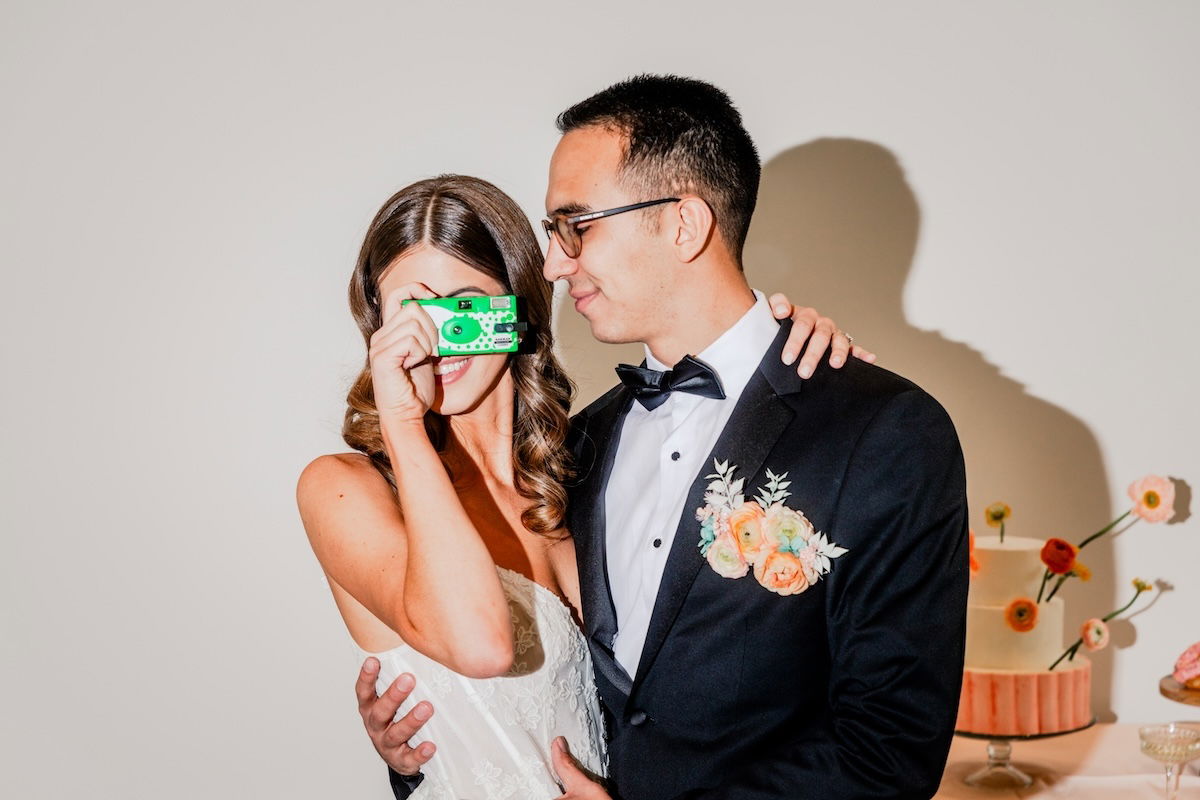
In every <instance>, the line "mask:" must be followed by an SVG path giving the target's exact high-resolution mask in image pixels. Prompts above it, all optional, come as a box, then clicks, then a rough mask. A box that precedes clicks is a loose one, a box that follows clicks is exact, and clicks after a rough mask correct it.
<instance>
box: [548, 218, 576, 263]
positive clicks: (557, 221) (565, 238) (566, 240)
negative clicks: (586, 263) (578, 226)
mask: <svg viewBox="0 0 1200 800" xmlns="http://www.w3.org/2000/svg"><path fill="white" fill-rule="evenodd" d="M554 232H555V233H556V234H558V243H559V244H560V245H562V249H563V252H564V253H566V255H567V258H578V257H579V251H580V247H579V245H580V244H581V242H580V240H579V234H578V233H577V232H576V231H575V226H574V225H572V224H571V223H569V222H567V218H566V217H555V218H554Z"/></svg>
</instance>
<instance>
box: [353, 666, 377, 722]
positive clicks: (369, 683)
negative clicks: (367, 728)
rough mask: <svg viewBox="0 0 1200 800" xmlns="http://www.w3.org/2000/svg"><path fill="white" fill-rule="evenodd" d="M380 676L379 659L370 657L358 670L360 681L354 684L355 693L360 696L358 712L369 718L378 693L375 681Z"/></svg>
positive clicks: (364, 720) (364, 718) (364, 717)
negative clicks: (376, 692) (369, 711)
mask: <svg viewBox="0 0 1200 800" xmlns="http://www.w3.org/2000/svg"><path fill="white" fill-rule="evenodd" d="M378 678H379V659H377V658H368V659H367V660H366V661H364V662H363V665H362V668H361V669H360V670H359V671H358V682H357V683H355V684H354V694H355V695H357V696H358V714H359V716H361V717H362V718H363V722H366V720H367V711H368V710H369V709H370V706H371V704H372V703H374V702H375V699H376V698H377V697H378V695H376V694H375V681H376V680H378Z"/></svg>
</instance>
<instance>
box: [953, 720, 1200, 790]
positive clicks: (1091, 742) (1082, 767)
mask: <svg viewBox="0 0 1200 800" xmlns="http://www.w3.org/2000/svg"><path fill="white" fill-rule="evenodd" d="M1195 724H1196V725H1197V726H1200V722H1198V723H1195ZM1138 727H1140V726H1138V725H1132V724H1124V723H1119V724H1115V725H1095V726H1093V727H1091V728H1089V729H1087V730H1085V731H1080V732H1079V733H1070V734H1066V735H1065V736H1056V737H1053V738H1048V739H1038V740H1034V741H1025V742H1022V741H1014V742H1013V743H1012V748H1013V752H1012V763H1013V764H1014V765H1015V766H1017V767H1018V768H1020V769H1022V770H1024V771H1025V772H1027V773H1028V774H1029V775H1030V776H1031V777H1032V778H1033V779H1034V783H1033V786H1030V787H1029V788H1028V789H1016V788H1013V787H1011V786H1009V787H1004V788H990V789H982V788H973V787H971V786H967V785H966V784H965V783H963V778H965V777H966V776H967V775H970V774H971V773H972V772H974V771H975V770H977V769H979V768H980V767H982V766H983V765H984V764H986V763H987V742H986V741H984V740H982V739H967V738H964V737H961V736H956V737H954V744H953V745H952V746H951V748H950V761H949V763H948V764H947V765H946V773H945V775H944V776H943V777H942V786H941V788H940V789H939V790H938V793H937V797H939V798H944V799H945V800H999V798H1005V799H1007V798H1031V797H1032V798H1039V799H1040V798H1060V799H1061V798H1081V800H1109V798H1111V799H1112V800H1142V798H1145V800H1162V798H1163V797H1164V787H1165V780H1164V777H1163V775H1164V772H1163V766H1162V764H1160V763H1158V762H1157V761H1154V760H1153V759H1150V758H1148V757H1146V756H1144V755H1142V753H1141V750H1140V748H1139V745H1138ZM1198 765H1200V761H1193V762H1192V763H1191V764H1188V765H1187V766H1186V767H1185V768H1184V774H1183V777H1182V778H1181V780H1180V782H1179V797H1180V800H1184V799H1185V798H1186V799H1187V800H1200V772H1197V767H1198Z"/></svg>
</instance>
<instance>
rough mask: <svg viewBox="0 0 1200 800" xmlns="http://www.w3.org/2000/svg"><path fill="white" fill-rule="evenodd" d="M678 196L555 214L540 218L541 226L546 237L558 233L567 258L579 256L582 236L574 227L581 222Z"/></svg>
mask: <svg viewBox="0 0 1200 800" xmlns="http://www.w3.org/2000/svg"><path fill="white" fill-rule="evenodd" d="M678 202H679V198H678V197H664V198H663V199H661V200H647V201H646V202H644V203H634V204H633V205H631V206H618V207H617V208H607V209H605V210H604V211H589V212H588V213H586V214H575V215H574V216H567V215H566V214H555V215H554V216H552V217H547V218H546V219H544V220H542V228H543V229H545V231H546V238H548V239H549V238H551V237H552V236H553V235H554V234H557V235H558V243H559V244H560V245H562V249H563V252H564V253H566V254H567V257H568V258H579V254H580V253H581V252H583V238H582V237H580V235H579V229H578V228H577V227H576V226H577V225H579V224H580V223H581V222H591V221H592V220H594V219H601V218H603V217H612V216H615V215H617V214H624V213H625V212H626V211H637V210H638V209H639V208H649V207H650V206H657V205H660V204H662V203H678Z"/></svg>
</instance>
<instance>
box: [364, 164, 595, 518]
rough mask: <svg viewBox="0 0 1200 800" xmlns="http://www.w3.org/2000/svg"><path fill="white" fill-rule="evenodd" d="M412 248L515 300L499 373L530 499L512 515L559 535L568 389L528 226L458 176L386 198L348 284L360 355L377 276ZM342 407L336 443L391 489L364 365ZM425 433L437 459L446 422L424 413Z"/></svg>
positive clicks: (502, 198)
mask: <svg viewBox="0 0 1200 800" xmlns="http://www.w3.org/2000/svg"><path fill="white" fill-rule="evenodd" d="M420 245H428V246H431V247H434V248H436V249H438V250H440V251H441V252H443V253H445V254H447V255H449V256H452V257H454V258H456V259H458V260H459V261H462V262H464V263H467V264H470V265H471V266H472V267H474V268H475V269H477V270H479V271H480V272H482V273H484V274H485V275H488V276H489V277H491V278H494V279H495V280H497V281H499V282H500V283H501V284H503V285H504V288H505V291H506V292H507V293H510V294H515V295H517V296H518V297H519V298H521V303H522V310H523V315H524V319H525V321H526V322H527V323H528V326H529V327H528V330H527V331H526V332H525V334H524V337H523V339H522V341H521V347H520V350H519V351H518V352H517V353H514V354H512V355H511V356H510V357H509V367H508V368H509V371H510V372H511V374H512V378H513V384H514V386H515V392H516V402H515V403H514V406H513V412H514V413H513V468H514V474H515V476H516V479H515V480H516V489H517V492H518V493H519V494H520V495H521V497H524V498H526V499H529V500H532V501H533V505H531V506H530V507H529V508H527V509H526V510H525V511H524V512H523V513H522V514H521V522H523V523H524V524H525V527H527V528H528V529H529V530H531V531H533V532H534V533H538V534H549V533H551V532H552V531H555V530H558V529H559V528H561V527H562V524H563V516H564V514H565V511H566V505H567V494H566V491H565V490H564V489H563V483H564V482H565V481H566V480H567V479H568V478H569V477H570V476H571V466H570V456H569V454H568V452H567V448H566V446H565V444H564V442H565V439H566V434H567V418H568V416H569V413H570V408H571V396H572V394H573V393H574V386H573V385H572V384H571V381H570V379H569V378H568V377H567V374H566V372H564V371H563V368H562V365H561V364H559V362H558V359H557V358H556V357H555V356H554V353H553V351H552V346H553V340H552V338H551V332H550V312H551V305H552V294H553V291H552V287H551V284H550V283H548V282H547V281H546V280H545V279H544V278H543V277H542V261H543V259H542V252H541V250H540V249H539V247H538V244H537V237H536V236H535V235H534V232H533V228H532V226H530V224H529V219H528V218H527V217H526V216H525V213H524V212H523V211H521V208H520V207H519V206H518V205H517V204H516V203H515V202H514V201H513V200H512V198H510V197H509V196H508V195H506V194H504V192H502V191H500V190H499V189H497V188H496V187H495V186H493V185H492V184H490V183H488V182H487V181H484V180H480V179H479V178H471V177H468V176H465V175H439V176H438V177H436V178H429V179H427V180H423V181H418V182H416V183H414V184H412V185H410V186H406V187H405V188H403V189H401V190H400V191H399V192H397V193H396V194H394V195H392V196H391V197H390V198H388V201H387V202H386V203H384V204H383V207H382V208H381V209H380V210H379V213H378V214H376V215H375V219H373V220H372V221H371V226H370V228H368V229H367V235H366V238H365V239H364V241H363V245H362V250H361V251H360V252H359V255H358V263H357V264H356V265H355V267H354V274H353V276H351V278H350V311H351V313H352V314H353V315H354V319H355V321H356V322H357V323H358V328H359V330H360V331H362V335H363V339H364V340H365V342H366V344H367V347H368V348H370V344H371V335H372V334H373V333H374V332H375V331H376V330H378V329H379V327H380V325H382V324H383V317H382V310H381V301H380V296H379V276H380V275H381V274H382V273H383V271H384V270H385V269H386V268H387V267H388V265H389V264H391V263H392V262H393V261H395V260H396V258H397V257H399V256H400V255H402V254H403V253H405V252H407V251H408V250H410V249H412V248H414V247H417V246H420ZM346 405H347V408H346V418H345V421H344V423H343V424H342V438H343V439H345V441H346V444H348V445H350V446H351V447H353V448H354V449H355V450H358V451H360V452H362V453H365V454H366V455H367V456H368V457H369V458H370V459H371V462H372V463H373V464H374V465H375V468H376V469H377V470H379V472H380V473H382V475H383V476H384V477H385V478H386V479H387V481H388V483H389V484H391V486H392V488H393V489H394V488H395V486H396V478H395V474H394V473H393V471H392V464H391V461H390V459H389V458H388V455H387V452H386V450H385V449H384V445H383V436H382V434H381V432H380V429H379V411H378V409H377V408H376V407H375V392H374V387H373V386H372V383H371V364H370V359H369V358H368V359H367V362H366V364H365V365H364V367H363V370H362V372H361V373H360V374H359V376H358V378H357V379H356V380H355V381H354V385H353V386H352V387H351V389H350V392H349V394H347V395H346ZM425 428H426V430H427V431H428V432H429V436H430V439H431V440H432V441H433V444H434V446H435V447H436V448H437V449H438V451H439V452H441V453H444V452H445V447H446V444H447V435H448V422H447V420H446V419H445V418H444V417H442V416H441V415H439V414H437V413H435V412H433V411H430V412H428V413H427V414H426V415H425ZM444 461H445V459H444V458H443V463H444Z"/></svg>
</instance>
